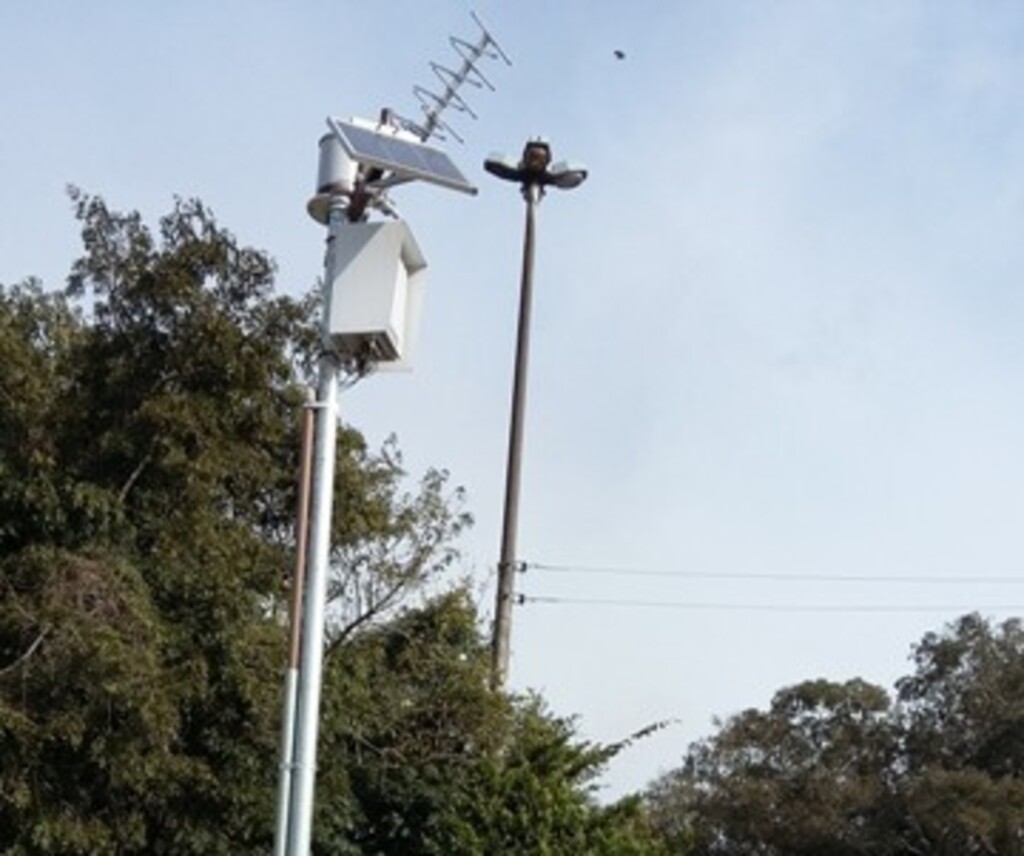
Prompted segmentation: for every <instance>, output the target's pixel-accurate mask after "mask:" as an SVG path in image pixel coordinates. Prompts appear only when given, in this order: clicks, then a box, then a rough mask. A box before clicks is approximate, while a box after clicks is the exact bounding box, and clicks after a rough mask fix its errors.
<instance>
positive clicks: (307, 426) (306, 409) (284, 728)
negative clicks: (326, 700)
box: [274, 388, 315, 856]
mask: <svg viewBox="0 0 1024 856" xmlns="http://www.w3.org/2000/svg"><path fill="white" fill-rule="evenodd" d="M314 396H315V393H314V391H313V390H312V389H309V388H307V389H306V401H305V405H304V406H303V408H302V445H301V452H300V458H299V503H298V510H297V512H296V515H295V570H294V573H293V574H292V593H291V594H292V596H291V605H290V609H289V611H288V619H289V622H288V627H289V634H288V637H289V638H288V666H287V668H286V670H285V675H284V702H283V710H282V715H281V769H280V773H279V774H278V780H277V820H276V823H275V825H274V856H285V853H286V851H285V847H286V846H287V842H288V816H289V809H290V804H291V793H292V765H293V764H294V762H295V702H296V695H295V694H296V691H297V690H298V680H299V652H300V650H301V648H300V640H301V638H302V630H301V628H302V598H303V588H304V586H305V582H306V549H307V545H308V543H309V539H308V537H307V535H308V533H309V489H310V481H311V478H312V470H313V409H312V407H311V405H312V403H313V399H314Z"/></svg>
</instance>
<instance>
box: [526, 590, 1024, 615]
mask: <svg viewBox="0 0 1024 856" xmlns="http://www.w3.org/2000/svg"><path fill="white" fill-rule="evenodd" d="M516 602H517V603H518V604H520V605H528V604H531V603H537V604H557V605H569V606H613V607H638V608H646V609H681V610H689V611H719V612H789V613H793V612H809V613H839V612H857V613H868V612H875V613H907V612H943V613H963V612H1000V613H1002V612H1014V613H1017V612H1024V605H1022V604H999V605H992V606H977V605H975V606H963V605H960V606H955V605H953V606H951V605H948V604H947V605H944V606H943V605H882V604H849V605H843V604H780V603H716V602H698V601H671V600H626V599H623V600H618V599H614V598H596V597H549V596H545V595H527V594H520V595H519V596H518V597H517V598H516Z"/></svg>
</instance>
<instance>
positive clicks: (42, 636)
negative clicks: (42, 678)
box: [0, 627, 50, 677]
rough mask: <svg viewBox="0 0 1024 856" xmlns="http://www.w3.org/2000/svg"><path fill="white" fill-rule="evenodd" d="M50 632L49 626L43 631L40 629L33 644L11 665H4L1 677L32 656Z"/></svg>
mask: <svg viewBox="0 0 1024 856" xmlns="http://www.w3.org/2000/svg"><path fill="white" fill-rule="evenodd" d="M49 632H50V629H49V628H48V627H44V628H43V629H42V631H40V633H39V635H38V636H37V637H36V638H35V639H34V640H33V641H32V644H31V645H29V646H28V648H27V649H26V651H25V653H24V654H22V655H21V656H20V657H18V659H17V660H15V661H14V662H13V663H11V664H10V665H7V666H4V667H3V668H2V669H0V677H3V676H4V675H7V674H9V673H10V672H13V671H14V670H15V669H17V668H18V667H19V666H20V665H21V664H22V663H24V662H25V661H26V660H27V659H28V658H29V657H31V656H32V655H33V654H34V653H35V652H36V649H37V648H38V647H39V646H40V645H42V644H43V640H44V639H45V638H46V635H47V634H48V633H49Z"/></svg>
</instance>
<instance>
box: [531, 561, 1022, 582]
mask: <svg viewBox="0 0 1024 856" xmlns="http://www.w3.org/2000/svg"><path fill="white" fill-rule="evenodd" d="M522 565H523V570H524V571H525V570H537V571H550V572H552V573H560V574H592V575H609V576H625V577H666V578H667V577H676V578H679V579H693V580H744V581H746V582H750V581H758V580H761V581H764V582H814V583H900V584H906V583H910V584H914V585H1024V577H1009V576H1006V577H995V576H937V575H923V576H910V575H907V574H896V575H885V576H883V575H881V574H823V573H785V572H764V573H755V572H753V571H721V572H718V571H667V570H650V569H645V568H626V567H592V566H586V565H553V564H548V563H545V562H523V563H522Z"/></svg>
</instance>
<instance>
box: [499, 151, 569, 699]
mask: <svg viewBox="0 0 1024 856" xmlns="http://www.w3.org/2000/svg"><path fill="white" fill-rule="evenodd" d="M550 163H551V149H550V147H549V146H548V144H547V143H545V142H543V141H540V140H533V141H530V142H528V143H527V144H526V146H525V148H524V149H523V156H522V159H521V160H520V161H519V162H518V163H513V162H512V161H510V160H509V159H508V158H505V157H502V156H499V155H495V156H491V157H490V158H488V159H487V160H486V161H484V168H485V169H486V170H487V171H488V172H489V173H491V174H492V175H496V176H497V177H498V178H502V179H505V180H506V181H515V182H518V183H519V184H520V185H521V188H522V193H523V198H524V199H525V200H526V229H525V234H524V237H523V266H522V279H521V282H520V287H519V323H518V330H517V333H516V354H515V369H514V374H513V380H512V413H511V418H510V423H509V435H508V459H507V463H506V468H505V505H504V519H503V522H502V528H501V553H500V558H499V560H498V591H497V598H496V602H495V609H494V636H493V640H492V644H491V686H492V687H493V688H494V689H497V690H500V689H504V687H505V684H506V682H507V681H508V671H509V660H510V658H511V648H512V607H513V606H514V603H515V574H516V570H517V569H518V561H517V559H516V536H517V533H518V529H519V489H520V483H521V472H522V450H523V423H524V415H525V413H526V374H527V367H528V362H529V353H530V316H531V310H532V302H533V261H534V232H535V225H536V212H537V206H538V205H539V204H540V200H541V198H542V197H543V196H544V189H545V187H547V186H548V185H553V186H555V187H558V188H560V189H562V190H568V189H571V188H573V187H578V186H579V185H580V184H582V183H583V181H584V179H586V177H587V171H586V170H585V169H583V168H582V167H578V166H577V167H572V166H569V165H568V164H566V163H560V164H556V165H555V166H553V167H552V166H550Z"/></svg>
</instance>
